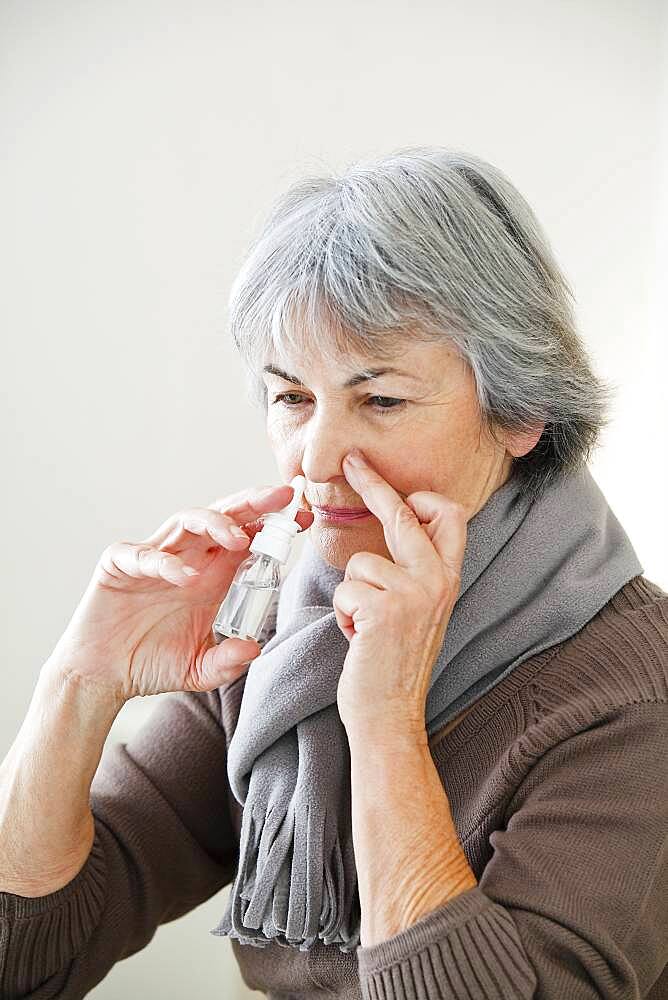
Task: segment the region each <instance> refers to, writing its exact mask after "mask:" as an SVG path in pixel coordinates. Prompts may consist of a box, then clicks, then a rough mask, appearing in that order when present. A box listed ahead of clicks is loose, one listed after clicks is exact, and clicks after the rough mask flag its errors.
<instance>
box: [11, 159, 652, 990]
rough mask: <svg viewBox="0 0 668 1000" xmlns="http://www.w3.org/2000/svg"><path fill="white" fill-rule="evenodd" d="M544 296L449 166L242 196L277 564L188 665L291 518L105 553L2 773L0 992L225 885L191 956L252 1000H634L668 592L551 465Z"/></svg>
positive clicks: (591, 403)
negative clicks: (131, 729) (283, 573)
mask: <svg viewBox="0 0 668 1000" xmlns="http://www.w3.org/2000/svg"><path fill="white" fill-rule="evenodd" d="M570 298H571V296H570V293H569V290H568V287H567V285H566V282H565V281H564V278H563V276H562V275H561V273H560V271H559V268H558V266H557V263H556V261H555V259H554V257H553V255H552V254H551V252H550V250H549V247H548V245H547V242H546V239H545V237H544V235H543V233H542V231H541V229H540V226H539V224H538V222H537V220H536V218H535V216H534V215H533V213H532V211H531V209H530V208H529V206H528V205H527V203H526V202H525V201H524V199H523V198H522V197H521V195H520V194H519V193H518V191H517V190H516V189H515V188H514V187H513V185H512V184H511V183H510V182H509V181H508V180H507V179H506V178H505V177H504V175H503V174H502V173H501V172H500V171H499V170H498V169H496V168H495V167H493V166H492V165H490V164H489V163H486V162H485V161H483V160H481V159H480V158H477V157H474V156H471V155H468V154H465V153H462V152H458V151H452V150H445V149H439V148H414V149H407V150H402V151H399V152H397V153H395V154H393V155H391V156H388V157H385V158H382V159H378V160H375V161H370V162H365V163H360V164H356V165H354V166H353V167H351V168H350V169H348V170H347V171H346V172H345V173H344V174H343V175H342V176H341V177H324V178H310V179H308V180H306V181H304V182H301V183H298V184H296V185H294V186H293V187H292V188H291V189H290V190H289V191H288V192H287V194H286V195H285V196H284V197H282V198H281V199H280V200H279V202H278V204H277V205H276V207H275V209H274V211H273V212H272V213H271V215H270V217H269V219H268V220H267V222H266V225H265V227H264V229H263V230H262V232H261V233H260V235H259V238H258V240H257V242H256V244H255V246H254V247H253V249H252V252H251V253H250V254H249V256H248V258H247V261H246V262H245V264H244V266H243V268H242V269H241V271H240V273H239V276H238V278H237V281H236V283H235V286H234V288H233V292H232V301H231V306H232V309H231V316H232V331H233V334H234V338H235V342H236V344H237V346H238V347H239V349H240V351H241V354H242V357H243V359H244V362H245V364H246V366H247V371H248V373H249V378H250V382H249V385H250V386H251V388H252V392H253V397H254V399H255V401H256V402H257V403H259V405H260V406H261V408H262V410H263V413H264V415H265V418H266V426H267V432H268V435H269V439H270V442H271V445H272V447H273V449H274V452H275V455H276V459H277V463H278V467H279V470H280V474H281V479H282V480H283V482H284V483H288V482H290V481H291V480H292V479H293V477H294V476H296V475H303V476H304V478H305V480H306V490H305V494H304V506H305V507H306V508H307V509H305V510H302V511H300V513H299V515H298V521H299V524H300V527H301V528H302V529H303V530H304V532H305V535H304V539H303V548H302V549H301V552H300V553H299V558H298V560H297V561H296V562H295V564H294V566H293V567H292V569H291V571H290V572H289V573H288V574H287V577H286V580H285V582H284V584H283V585H282V587H281V589H280V591H279V595H278V601H277V602H276V604H275V607H274V614H273V616H272V617H271V618H270V620H269V622H268V624H267V627H266V629H265V632H264V634H263V635H262V637H261V639H260V641H259V642H257V643H256V642H255V641H253V640H251V639H248V638H246V639H244V638H243V637H241V636H238V637H233V638H230V639H227V640H226V641H225V642H223V643H222V644H221V645H217V644H215V643H214V641H213V640H212V638H211V634H210V632H211V623H212V621H213V618H214V615H215V612H216V610H217V608H218V606H219V604H220V601H221V600H222V598H223V596H224V594H225V593H226V591H227V589H228V588H229V586H230V583H231V581H232V579H233V577H234V573H235V572H236V569H237V568H238V566H239V565H240V563H241V561H242V560H243V559H244V558H245V557H246V555H247V554H248V553H247V546H248V540H249V538H252V537H254V535H255V533H256V532H257V531H258V529H259V528H260V527H261V525H262V514H265V513H267V512H268V511H270V510H278V509H281V508H282V507H284V506H285V505H286V504H287V503H288V501H289V499H290V497H291V495H292V493H291V488H290V487H288V486H286V485H283V486H281V487H280V488H276V489H271V488H270V489H269V490H268V491H267V495H266V496H264V497H263V496H262V495H261V494H260V493H258V491H242V492H241V493H239V494H235V495H234V496H232V497H226V498H222V499H221V500H219V501H216V502H214V503H213V504H212V505H211V506H210V507H208V508H193V509H191V510H189V511H186V512H183V513H181V514H179V515H175V516H174V517H173V518H171V519H169V521H168V522H166V523H165V525H163V526H161V528H160V529H158V531H156V533H155V534H154V535H153V536H151V537H150V538H148V539H145V540H143V542H141V543H138V544H135V543H117V544H116V545H114V546H110V548H109V550H107V551H106V552H105V553H104V555H103V557H102V559H101V560H100V563H99V565H98V567H97V571H96V575H95V576H94V578H93V581H91V585H90V587H89V589H88V591H87V592H86V595H85V597H84V600H83V601H82V604H81V606H80V607H79V609H77V613H76V614H75V616H74V617H73V620H72V622H71V623H70V625H69V626H68V630H67V632H66V633H65V635H64V636H63V638H62V639H61V641H60V642H59V644H58V646H57V648H56V650H54V653H53V655H52V657H50V658H49V661H48V663H47V664H46V665H45V668H44V669H43V670H42V672H41V674H40V678H39V681H38V685H37V687H36V690H35V694H34V697H33V701H32V702H31V705H30V709H29V712H28V716H27V717H26V721H25V722H24V725H23V727H22V729H21V732H20V733H19V736H18V737H17V739H16V741H15V743H14V745H13V746H12V748H11V750H10V753H9V754H8V757H7V759H6V760H5V762H4V764H3V767H2V785H1V786H0V791H1V792H2V796H1V798H0V802H1V804H2V809H1V810H0V817H2V842H3V849H5V848H6V850H5V854H6V859H5V860H3V861H2V863H1V864H0V889H2V890H4V891H2V892H0V919H1V920H2V928H3V935H2V944H1V945H0V955H1V956H2V978H1V980H0V981H1V982H2V984H3V993H2V995H3V996H7V997H12V998H18V997H35V998H37V997H43V996H44V997H45V996H47V995H48V996H49V997H80V996H83V995H85V993H86V992H87V991H88V990H90V989H91V988H92V987H93V986H94V985H95V984H96V983H97V982H99V981H100V980H101V979H102V978H103V977H104V975H105V974H106V973H107V972H108V970H109V969H110V968H111V967H112V966H113V965H114V963H115V962H117V961H118V960H120V959H122V958H124V957H126V956H128V955H130V954H133V953H134V952H136V951H138V950H139V949H141V948H143V947H144V946H145V945H146V944H148V942H149V941H150V940H151V938H152V937H153V934H154V933H155V930H156V928H157V926H158V925H160V924H162V923H165V922H167V921H169V920H173V919H175V918H176V917H178V916H180V915H182V914H184V913H186V912H188V911H189V910H191V909H192V908H194V907H195V906H197V905H198V904H199V903H201V902H202V901H203V900H205V899H208V898H210V897H211V896H212V895H213V894H214V893H216V892H217V891H218V890H219V889H221V888H222V887H223V886H230V891H229V895H228V898H227V906H226V909H225V913H224V914H223V915H222V917H221V920H220V923H219V924H218V926H217V927H216V928H214V929H213V930H212V933H214V934H216V935H221V936H228V937H229V938H230V939H231V941H232V946H233V948H234V953H235V955H236V957H237V960H238V962H239V965H240V968H241V972H242V975H243V978H244V980H245V982H246V983H247V984H248V985H249V987H251V988H252V989H256V990H261V991H263V992H265V993H266V994H267V996H269V997H270V998H274V1000H279V998H283V1000H288V998H296V997H301V998H310V997H313V998H316V997H322V996H336V997H342V998H344V997H345V998H357V997H365V998H367V1000H393V998H397V1000H399V998H412V1000H417V998H430V1000H431V998H433V1000H436V998H490V1000H491V998H495V1000H501V998H515V997H517V998H520V997H521V998H529V997H536V998H537V997H542V998H554V1000H585V998H587V1000H588V998H594V997H605V998H619V1000H621V998H629V1000H631V998H634V1000H635V998H640V997H651V998H653V1000H658V998H662V997H666V998H668V970H666V963H667V961H668V951H667V948H666V942H667V941H668V913H667V911H666V889H667V879H668V865H667V860H666V854H665V843H666V833H667V831H668V766H667V764H668V726H667V722H668V718H667V715H668V713H667V710H666V693H667V689H668V684H667V670H666V668H667V665H668V594H666V593H665V592H664V591H663V590H662V589H661V588H660V587H659V586H657V585H656V584H655V583H653V582H651V581H649V580H648V579H647V578H645V577H644V575H643V572H642V566H641V565H640V563H639V562H638V559H637V556H636V554H635V552H634V550H633V548H632V546H631V543H630V541H629V539H628V537H627V536H626V534H625V532H624V530H623V528H622V526H621V525H620V524H619V522H618V521H617V519H616V518H615V516H614V514H613V513H612V511H611V510H610V507H609V506H608V504H607V503H606V501H605V498H604V497H603V495H602V493H601V491H600V490H599V489H598V487H597V486H596V484H595V482H594V480H593V478H592V476H591V474H590V473H589V470H588V468H587V465H586V462H587V458H588V457H589V454H590V452H591V450H592V448H593V447H594V446H595V444H596V442H597V440H598V435H599V432H600V430H601V428H602V427H603V426H604V424H605V422H606V416H605V414H606V406H607V403H608V398H609V390H608V388H607V387H606V386H605V385H604V384H603V383H602V382H601V381H600V380H599V379H598V378H597V377H596V376H595V374H594V373H593V371H592V367H591V365H590V362H589V360H588V358H587V354H586V351H585V349H584V347H583V345H582V343H581V342H580V340H579V339H578V337H577V335H576V332H575V326H574V320H573V315H572V311H571V302H570ZM234 526H236V527H237V528H239V527H241V528H242V529H243V530H242V538H241V539H240V540H238V541H234V540H233V536H232V535H231V534H230V529H231V528H233V527H234ZM186 564H187V568H189V569H190V570H191V573H190V575H188V576H187V575H185V573H184V567H186ZM110 593H111V594H113V597H110V596H109V594H110ZM119 595H120V596H119ZM112 601H115V602H116V603H115V604H114V603H111V602H112ZM105 602H106V603H105ZM161 602H162V603H161ZM130 607H131V611H130V610H128V609H129V608H130ZM149 609H150V611H149ZM166 619H167V620H168V622H169V625H168V626H166V625H165V620H166ZM93 625H94V626H95V628H93ZM167 627H168V628H169V638H167V637H166V630H167ZM105 629H106V630H107V631H106V632H105V631H104V630H105ZM101 633H102V638H100V635H101ZM119 635H120V636H122V641H121V640H120V639H119V638H118V637H119ZM184 635H185V636H186V638H184ZM94 637H97V638H94ZM179 642H180V643H181V646H180V647H179V645H178V643H179ZM186 643H188V644H189V647H188V648H187V647H186V645H185V644H186ZM195 647H196V650H195ZM258 653H261V655H259V656H258ZM179 656H180V657H181V659H180V660H179ZM170 657H171V659H170ZM249 657H251V660H250V665H249ZM185 662H187V663H188V667H189V669H188V670H187V671H184V669H183V664H184V663H185ZM179 664H180V671H181V672H180V673H179ZM121 679H122V680H121ZM158 691H173V692H174V693H173V694H172V696H171V697H170V698H169V699H166V700H165V701H163V703H162V705H161V706H160V708H159V710H158V711H156V712H155V713H154V715H153V716H152V718H151V719H150V720H149V721H148V722H147V723H146V724H145V726H144V727H143V728H142V729H141V730H140V731H139V732H138V733H137V734H136V735H135V736H134V737H133V738H132V739H131V740H130V741H129V742H128V743H126V744H117V745H115V746H113V747H111V748H110V750H109V753H108V755H107V756H106V757H105V759H104V761H103V762H102V764H101V765H100V766H99V768H98V764H99V762H100V754H101V749H102V746H103V744H104V740H105V738H106V735H107V733H108V731H109V726H110V724H111V722H112V721H113V718H114V717H115V715H116V714H117V712H118V711H119V709H120V707H121V705H122V704H124V703H125V701H126V700H127V699H128V698H129V697H134V696H135V695H137V694H140V695H141V694H154V693H157V692H158ZM72 733H74V734H75V736H74V738H72ZM91 779H92V783H91ZM54 788H58V796H57V797H56V796H54V793H53V789H54ZM56 798H57V801H56ZM156 831H159V836H157V837H156V836H155V832H156ZM157 990H159V986H158V985H157V984H156V991H157Z"/></svg>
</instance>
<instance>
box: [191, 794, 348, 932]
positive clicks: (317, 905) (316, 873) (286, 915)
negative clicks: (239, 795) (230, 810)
mask: <svg viewBox="0 0 668 1000" xmlns="http://www.w3.org/2000/svg"><path fill="white" fill-rule="evenodd" d="M294 801H295V800H294V798H293V799H292V800H291V801H290V803H289V805H288V808H287V811H281V809H280V807H279V806H277V805H274V806H272V807H271V808H270V809H269V812H268V813H267V815H266V816H260V817H257V816H254V815H253V814H252V812H251V810H246V809H245V810H244V812H243V818H242V828H241V836H240V846H239V857H240V862H239V868H238V871H237V876H236V879H235V882H234V886H233V887H232V889H231V890H230V893H229V896H228V900H227V905H226V907H225V913H224V914H223V916H222V918H221V920H220V923H219V924H218V925H217V926H216V927H215V928H214V929H213V930H212V931H211V932H210V933H211V934H215V935H218V936H221V937H233V938H236V939H237V940H238V941H239V942H240V943H241V944H250V945H252V946H253V947H256V948H266V946H267V945H268V944H270V943H271V942H275V943H276V944H278V945H280V946H281V947H284V948H298V949H299V950H300V951H309V950H310V949H311V948H312V947H313V945H314V944H315V943H316V942H317V941H318V940H321V941H322V942H323V944H325V945H330V944H337V945H338V946H339V950H340V951H342V952H348V951H353V950H354V949H355V948H356V947H357V946H358V944H359V940H360V937H359V929H360V905H359V893H358V886H357V872H356V869H355V864H354V850H353V843H352V840H351V839H348V841H347V842H346V844H345V845H344V848H343V850H342V848H341V842H340V838H339V833H338V830H337V832H336V835H335V837H334V842H333V844H332V846H331V848H330V849H329V851H328V854H329V856H328V857H327V859H326V860H325V859H324V857H323V850H327V845H326V843H325V839H326V837H325V833H326V830H327V829H328V824H327V812H326V810H323V809H317V808H313V807H312V806H311V805H310V804H309V803H306V804H305V806H304V807H303V809H304V810H305V822H303V823H297V824H295V805H294ZM255 859H257V868H256V867H255V865H254V860H255ZM300 871H302V872H304V871H305V872H306V878H305V880H304V879H303V878H300V877H299V873H300ZM346 872H347V873H348V878H346ZM318 886H320V898H315V896H312V895H311V894H312V893H313V891H314V890H317V888H318ZM260 928H261V930H260ZM254 931H255V932H257V933H253V932H254Z"/></svg>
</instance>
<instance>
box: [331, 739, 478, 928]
mask: <svg viewBox="0 0 668 1000" xmlns="http://www.w3.org/2000/svg"><path fill="white" fill-rule="evenodd" d="M348 735H349V743H350V757H351V787H352V827H353V844H354V850H355V864H356V868H357V874H358V882H359V894H360V908H361V914H362V917H361V944H362V946H363V947H369V946H370V945H372V944H376V943H378V942H380V941H384V940H386V939H387V938H390V937H392V936H393V935H395V934H398V933H399V932H400V931H402V930H405V929H406V928H408V927H410V926H411V925H412V924H414V923H415V922H416V921H417V920H418V919H419V918H420V917H421V916H424V915H425V914H427V913H430V912H431V911H432V910H435V909H436V908H438V907H439V906H443V905H444V904H445V903H447V902H448V901H449V900H450V899H453V898H454V897H455V896H457V895H459V894H460V893H462V892H465V891H466V890H467V889H471V888H474V887H475V886H476V885H477V884H478V882H477V879H476V877H475V874H474V873H473V871H472V870H471V868H470V866H469V864H468V860H467V858H466V855H465V854H464V850H463V848H462V846H461V843H460V841H459V837H458V834H457V830H456V828H455V825H454V822H453V819H452V813H451V811H450V803H449V802H448V799H447V795H446V793H445V790H444V788H443V785H442V784H441V780H440V778H439V775H438V771H437V770H436V767H435V766H434V762H433V760H432V758H431V755H430V753H429V746H428V741H427V737H426V733H425V736H424V740H423V741H422V740H416V739H415V738H414V737H410V736H408V735H406V737H405V738H404V737H402V736H398V737H393V738H392V739H390V738H389V737H388V736H387V735H384V736H381V737H379V738H378V739H374V737H373V735H372V734H370V733H368V732H367V733H360V734H359V735H353V736H352V737H351V735H350V733H349V734H348Z"/></svg>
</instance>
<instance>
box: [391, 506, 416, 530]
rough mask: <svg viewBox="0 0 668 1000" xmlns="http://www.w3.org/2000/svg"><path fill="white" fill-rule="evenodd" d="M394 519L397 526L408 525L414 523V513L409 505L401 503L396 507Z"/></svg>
mask: <svg viewBox="0 0 668 1000" xmlns="http://www.w3.org/2000/svg"><path fill="white" fill-rule="evenodd" d="M396 519H397V525H398V526H399V527H408V526H409V525H412V524H414V523H415V514H414V513H413V511H412V510H411V509H410V508H409V507H406V505H405V504H402V506H401V507H397V512H396Z"/></svg>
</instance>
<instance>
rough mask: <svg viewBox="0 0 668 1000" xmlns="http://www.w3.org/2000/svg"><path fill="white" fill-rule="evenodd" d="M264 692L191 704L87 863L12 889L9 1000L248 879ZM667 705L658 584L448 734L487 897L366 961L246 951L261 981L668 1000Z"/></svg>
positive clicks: (116, 752) (279, 985)
mask: <svg viewBox="0 0 668 1000" xmlns="http://www.w3.org/2000/svg"><path fill="white" fill-rule="evenodd" d="M243 686H244V678H241V679H240V680H238V681H236V682H234V683H233V684H231V685H228V686H227V687H225V688H222V689H220V690H219V691H215V692H211V693H208V694H185V693H174V694H172V695H170V696H169V697H168V698H166V699H164V700H163V702H162V704H161V705H160V706H159V707H158V708H156V711H155V712H154V714H153V716H152V717H151V718H150V719H149V720H148V722H147V723H146V724H145V725H144V726H143V727H142V728H141V729H140V730H139V732H137V733H136V734H135V735H134V736H133V737H132V738H131V739H130V740H129V741H128V742H127V743H119V744H115V745H114V746H113V747H111V748H110V751H109V753H108V754H105V756H104V757H103V759H102V761H101V762H100V767H99V768H98V771H97V773H96V775H95V779H94V781H93V786H92V789H91V807H92V810H93V814H94V816H95V826H96V837H95V842H94V845H93V849H92V851H91V854H90V856H89V857H88V859H87V861H86V863H85V864H84V866H83V868H82V869H81V870H80V871H79V873H78V874H77V875H76V876H75V878H74V879H73V880H72V881H71V882H70V883H68V885H66V886H64V887H63V888H62V889H59V890H58V891H56V892H53V893H51V894H50V895H47V896H43V897H40V898H24V897H21V896H16V895H13V894H11V893H0V998H2V1000H18V998H22V997H26V998H27V997H30V998H34V1000H42V998H46V997H49V998H55V997H61V998H65V1000H75V998H78V997H83V996H85V995H86V993H87V992H88V991H90V990H91V989H92V988H93V987H94V986H95V985H96V984H97V983H98V982H99V981H100V980H101V979H103V978H104V976H105V975H106V973H107V972H108V971H109V969H111V967H112V966H113V965H114V963H115V962H118V961H119V960H120V959H122V958H125V957H127V956H128V955H132V954H133V953H135V952H137V951H139V950H140V949H141V948H144V947H145V946H146V945H147V944H148V943H149V942H150V941H151V939H152V937H153V935H154V934H155V931H156V928H157V927H158V925H160V924H163V923H166V922H167V921H170V920H174V919H175V918H177V917H179V916H182V915H183V914H184V913H187V912H188V911H189V910H191V909H193V908H194V907H196V906H197V905H198V904H199V903H202V902H203V901H204V900H206V899H209V898H210V897H211V896H212V895H214V894H215V893H217V892H219V891H220V889H222V888H223V887H224V886H226V885H228V884H229V883H230V882H231V881H232V880H233V879H234V876H235V873H236V862H237V850H238V846H237V845H238V836H239V830H240V819H241V813H240V808H239V806H238V803H236V801H235V799H234V798H233V796H232V795H231V794H230V792H229V787H228V784H227V775H226V750H227V746H228V744H229V740H230V738H231V736H232V733H233V730H234V725H235V722H236V718H237V713H238V708H239V704H240V700H241V696H242V693H243ZM667 693H668V594H666V592H665V591H663V590H662V589H661V588H660V587H658V586H657V585H656V584H654V583H652V582H650V581H649V580H647V579H646V578H645V577H644V576H638V577H636V578H635V579H634V580H631V581H630V582H629V583H627V584H626V585H625V586H624V587H623V588H622V589H621V590H620V591H619V592H618V593H617V594H616V595H615V596H614V597H613V598H612V600H611V601H610V602H609V603H608V604H607V605H606V606H605V607H604V608H603V609H602V610H601V611H600V612H599V613H598V614H597V615H596V616H595V617H594V618H592V620H591V621H590V622H588V624H587V625H586V626H585V627H584V628H583V629H581V630H580V632H578V633H577V634H576V635H574V636H572V637H571V638H570V639H568V640H567V641H565V642H563V643H560V644H559V645H557V646H553V647H552V648H551V649H549V650H545V651H544V652H542V653H540V654H538V655H537V656H535V657H533V658H531V659H529V660H526V661H525V662H524V663H522V664H521V665H520V666H519V667H517V668H515V670H513V671H512V672H511V673H510V675H509V676H507V677H505V678H504V679H503V680H502V681H500V682H499V683H498V684H497V685H496V686H495V687H494V688H492V690H491V691H489V692H488V693H487V694H486V695H484V696H483V697H481V698H480V699H479V700H478V701H477V702H476V703H475V705H474V706H473V707H472V708H471V710H470V711H468V712H466V713H462V718H461V721H460V722H459V724H458V725H456V726H454V727H453V726H450V727H449V731H448V732H447V733H446V732H445V731H444V730H442V731H441V732H439V733H438V734H436V735H435V736H434V737H433V738H432V739H431V740H430V748H431V753H432V757H433V760H434V763H435V766H436V768H437V769H438V773H439V774H440V776H441V779H442V782H443V786H444V789H445V792H446V793H447V796H448V799H449V802H450V805H451V809H452V813H453V818H454V821H455V824H456V827H457V830H458V831H459V835H460V837H461V841H462V845H463V847H464V850H465V852H466V855H467V858H468V860H469V863H470V865H471V867H472V868H473V870H474V872H475V874H476V877H477V879H478V882H479V884H478V886H476V887H475V888H473V889H470V890H468V891H467V892H464V893H462V894H460V895H459V896H457V897H455V898H454V899H453V900H451V901H450V902H449V903H447V904H446V905H444V906H441V907H439V908H438V909H437V910H435V911H433V912H431V913H429V914H427V915H426V916H424V917H423V918H422V919H420V920H419V921H418V922H417V923H415V924H414V925H413V926H411V927H409V928H408V929H407V930H404V931H402V932H401V933H399V934H397V935H396V936H394V937H392V938H390V939H389V940H386V941H382V942H380V943H378V944H376V945H373V946H372V947H368V948H364V947H360V948H358V949H357V951H356V952H352V953H349V954H344V953H342V952H341V951H339V949H338V947H337V946H325V945H323V944H322V943H321V942H318V945H316V946H315V947H314V948H313V949H312V950H311V951H309V952H300V951H298V950H296V949H291V948H281V947H280V946H278V945H276V944H272V945H269V946H268V947H267V948H264V949H263V948H253V947H252V946H249V945H240V944H239V943H238V942H237V941H236V940H232V947H233V949H234V952H235V955H236V957H237V960H238V962H239V966H240V969H241V974H242V976H243V978H244V980H245V981H246V983H247V984H248V985H249V986H250V987H251V988H252V989H257V990H262V991H264V992H265V993H267V995H268V996H269V997H270V998H272V1000H278V998H283V1000H288V998H289V1000H296V998H313V1000H315V998H325V997H332V996H334V997H345V998H351V1000H352V998H360V997H363V998H364V1000H404V998H407V1000H408V998H410V1000H417V998H419V1000H437V998H438V1000H442V998H452V1000H455V998H456V1000H460V998H461V1000H463V998H468V1000H473V998H476V1000H477V998H485V1000H487V998H489V1000H492V998H494V1000H513V998H524V997H536V998H538V997H541V998H543V1000H585V998H587V1000H590V998H595V997H605V998H611V1000H612V998H614V1000H632V998H633V1000H635V998H639V997H650V998H651V1000H668V968H667V967H666V966H667V963H668V854H667V839H668V838H667V834H668V708H667V707H666V702H667V698H666V695H667ZM369 794H373V789H370V790H369ZM223 907H224V901H223V900H221V913H222V910H223ZM221 947H224V945H223V944H222V942H221ZM221 988H223V984H221ZM158 993H159V986H156V994H158ZM221 995H223V994H221Z"/></svg>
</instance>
